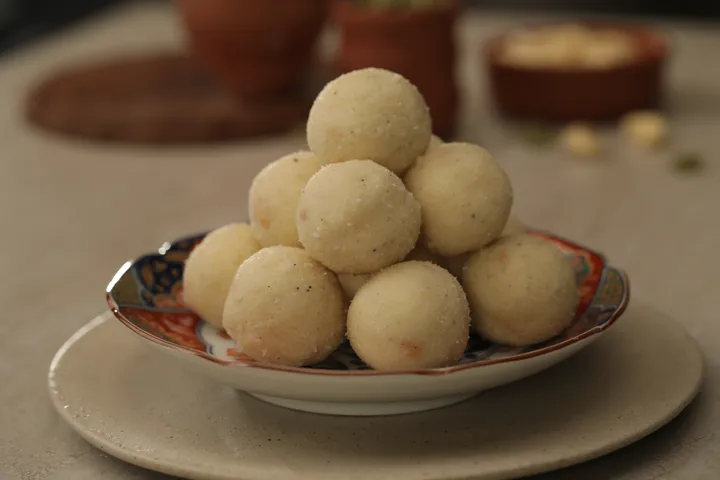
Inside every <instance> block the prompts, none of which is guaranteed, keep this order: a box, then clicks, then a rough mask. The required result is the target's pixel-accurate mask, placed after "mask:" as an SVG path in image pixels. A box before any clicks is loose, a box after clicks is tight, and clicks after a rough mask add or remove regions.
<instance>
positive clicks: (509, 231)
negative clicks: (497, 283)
mask: <svg viewBox="0 0 720 480" xmlns="http://www.w3.org/2000/svg"><path fill="white" fill-rule="evenodd" d="M524 232H525V225H523V224H522V223H521V222H520V220H518V219H517V218H516V217H514V216H513V215H510V218H508V221H507V223H506V224H505V228H503V231H502V233H501V234H500V236H501V237H507V236H510V235H517V234H519V233H524ZM473 253H475V252H474V251H473V252H466V253H461V254H460V255H452V256H449V257H438V258H439V261H438V262H435V263H437V264H438V265H440V266H442V267H444V268H445V269H447V271H448V272H450V273H452V274H453V275H455V276H456V277H457V278H461V277H462V271H463V267H464V266H465V262H467V261H468V259H469V258H470V257H471V256H472V254H473Z"/></svg>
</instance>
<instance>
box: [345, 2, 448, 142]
mask: <svg viewBox="0 0 720 480" xmlns="http://www.w3.org/2000/svg"><path fill="white" fill-rule="evenodd" d="M332 5H333V6H332V17H333V20H334V21H335V22H336V24H337V25H338V27H339V30H340V46H339V52H338V58H337V59H336V67H337V69H338V71H339V72H341V73H342V72H348V71H351V70H357V69H361V68H367V67H379V68H385V69H387V70H392V71H394V72H397V73H399V74H401V75H403V76H404V77H406V78H407V79H409V80H410V81H411V82H413V83H414V84H415V85H416V86H417V87H418V89H419V90H420V92H421V93H422V94H423V96H424V97H425V100H426V102H427V103H428V106H429V107H430V113H431V115H432V119H433V130H434V131H435V133H436V134H437V135H439V136H441V137H446V138H447V137H448V136H450V135H451V134H452V131H453V130H454V127H455V121H456V117H457V110H458V97H459V93H458V87H457V83H456V80H455V65H456V55H457V47H456V39H455V24H456V19H457V16H458V12H459V6H458V2H457V1H455V0H447V1H445V2H439V3H438V5H437V6H434V7H428V8H417V9H411V8H397V9H389V8H371V7H367V6H363V5H358V4H354V3H352V2H350V1H347V0H334V2H333V4H332Z"/></svg>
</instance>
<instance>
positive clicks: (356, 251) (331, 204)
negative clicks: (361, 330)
mask: <svg viewBox="0 0 720 480" xmlns="http://www.w3.org/2000/svg"><path fill="white" fill-rule="evenodd" d="M420 221H421V219H420V204H419V203H418V202H417V201H416V200H415V198H414V197H413V195H412V194H411V193H410V192H408V191H407V189H406V188H405V186H404V185H403V183H402V180H401V179H400V178H399V177H398V176H397V175H395V174H394V173H392V172H391V171H390V170H388V169H387V168H385V167H383V166H381V165H378V164H377V163H374V162H372V161H370V160H351V161H348V162H343V163H335V164H331V165H326V166H324V167H323V168H322V169H320V171H319V172H317V173H316V174H315V175H313V177H312V178H311V179H310V181H309V182H308V183H307V185H305V189H304V190H303V193H302V194H301V195H300V200H299V202H298V211H297V228H298V235H299V238H300V243H302V245H303V247H304V248H305V250H307V252H308V253H309V254H310V255H311V256H312V257H313V258H314V259H316V260H318V261H319V262H321V263H322V264H323V265H325V266H326V267H328V268H329V269H331V270H333V271H335V272H338V273H372V272H376V271H378V270H380V269H381V268H384V267H387V266H388V265H392V264H394V263H397V262H399V261H401V260H402V259H403V258H405V256H406V255H407V254H408V253H409V252H410V251H411V250H412V249H413V247H415V244H416V242H417V239H418V236H419V234H420Z"/></svg>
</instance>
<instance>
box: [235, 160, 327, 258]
mask: <svg viewBox="0 0 720 480" xmlns="http://www.w3.org/2000/svg"><path fill="white" fill-rule="evenodd" d="M321 166H322V163H321V162H320V160H318V158H317V157H316V156H315V154H313V153H312V152H295V153H292V154H290V155H286V156H284V157H282V158H280V159H279V160H276V161H274V162H272V163H270V164H269V165H267V166H266V167H265V168H263V169H262V170H261V171H260V173H258V174H257V176H256V177H255V179H254V180H253V182H252V185H251V186H250V194H249V207H250V208H249V210H250V224H251V225H252V227H253V230H254V231H255V236H256V237H257V239H258V240H259V241H260V243H261V244H262V246H264V247H270V246H272V245H288V246H300V242H299V241H298V234H297V227H296V225H295V215H296V213H297V204H298V199H299V198H300V192H302V189H303V187H304V186H305V184H306V183H307V181H308V180H310V177H312V176H313V175H314V174H315V172H317V171H318V170H320V167H321Z"/></svg>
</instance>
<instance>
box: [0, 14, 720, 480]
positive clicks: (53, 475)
mask: <svg viewBox="0 0 720 480" xmlns="http://www.w3.org/2000/svg"><path fill="white" fill-rule="evenodd" d="M526 19H527V18H525V17H524V18H520V17H517V16H505V15H490V14H483V15H480V16H477V17H469V18H466V20H465V24H464V27H465V28H464V30H463V35H464V36H465V37H467V38H466V40H467V42H466V45H476V44H477V42H478V40H479V39H480V38H482V37H484V36H486V35H488V34H490V33H492V32H494V31H497V30H499V29H501V28H502V27H503V26H504V25H508V24H510V23H513V22H517V21H519V20H526ZM663 26H664V27H666V30H667V31H668V33H670V35H671V36H672V38H673V44H674V48H675V49H676V58H675V60H674V61H673V64H672V68H671V71H670V72H669V74H670V75H669V79H670V85H671V88H670V99H671V107H672V122H673V137H674V144H675V145H676V146H677V148H678V149H679V150H685V149H691V150H694V151H698V152H700V153H701V154H702V155H703V156H704V157H705V158H706V160H707V162H708V165H707V168H706V170H705V171H704V173H703V174H702V175H695V176H687V177H685V178H682V177H678V176H677V175H676V174H674V173H673V172H672V170H671V169H670V168H669V167H668V164H669V162H670V160H671V158H672V154H671V153H669V152H661V153H659V154H656V155H647V154H642V153H639V152H636V151H633V150H632V149H631V148H628V147H627V146H624V145H622V144H621V143H619V142H617V141H616V140H613V138H611V137H612V135H611V132H606V133H607V134H608V145H609V147H608V151H607V154H606V156H605V158H603V159H599V160H597V161H590V162H588V161H577V160H572V159H568V158H564V157H563V155H561V154H559V153H558V152H556V151H554V150H552V149H550V150H542V149H537V148H534V147H531V146H528V145H524V144H522V143H519V142H517V141H515V140H516V134H513V133H512V130H510V129H508V128H507V125H505V124H503V123H501V122H500V121H499V120H497V119H496V118H495V117H494V116H493V115H492V114H491V113H489V112H490V110H489V108H488V107H487V101H486V98H485V94H484V93H483V84H484V82H483V79H482V76H481V75H480V74H479V72H478V70H477V66H476V62H474V61H473V60H475V52H474V51H471V50H468V51H467V52H466V54H465V63H464V66H463V75H464V79H465V87H466V92H467V102H466V104H467V105H468V106H470V107H472V108H469V109H468V111H467V112H466V115H465V122H464V126H463V130H462V137H463V138H465V139H469V140H472V141H477V142H478V143H480V144H482V145H484V146H486V147H487V148H488V149H490V150H491V151H492V152H493V153H494V154H495V155H496V156H497V158H499V159H500V160H501V161H502V162H503V163H504V165H505V166H506V168H507V170H508V172H509V173H510V175H511V177H512V179H513V181H514V185H515V191H516V198H517V202H516V213H517V214H518V215H519V216H520V217H521V218H522V219H524V220H525V221H527V222H528V223H530V224H532V225H534V226H539V227H542V228H545V229H549V230H552V231H554V232H556V233H558V234H561V235H565V236H568V237H570V238H572V239H575V240H577V241H579V242H582V243H585V244H588V245H591V246H593V247H595V248H596V249H598V250H601V251H603V252H604V253H606V254H607V255H608V256H609V258H610V259H611V260H612V262H613V263H614V264H616V265H619V266H622V267H624V268H626V269H627V271H628V272H629V274H630V276H631V279H632V283H633V292H634V300H635V301H637V302H644V303H647V304H651V305H652V306H653V308H655V309H656V310H659V311H661V312H664V313H666V314H668V315H670V316H672V317H674V318H675V319H676V320H677V321H678V322H681V323H682V324H683V325H685V327H686V328H687V329H688V330H689V331H690V332H691V334H692V335H693V336H695V338H697V340H698V341H699V343H700V344H701V346H702V348H703V350H704V353H705V357H706V360H707V371H706V375H707V379H706V382H705V386H704V388H703V392H702V393H701V395H700V396H699V397H698V398H697V400H696V401H695V402H694V403H693V404H692V405H691V407H690V408H689V409H688V410H687V411H686V412H685V413H684V414H683V415H681V417H680V418H678V419H677V420H675V421H674V422H672V423H671V425H669V426H668V427H666V428H665V429H663V430H661V431H660V432H659V433H657V434H655V435H653V436H651V437H650V438H647V439H645V440H643V441H641V442H639V443H637V444H636V445H633V446H631V447H629V448H627V449H625V450H622V451H620V452H618V453H615V454H612V455H609V456H607V457H605V458H603V459H600V460H596V461H593V462H590V463H588V464H585V465H582V466H579V467H575V468H572V469H569V470H566V471H565V472H562V473H554V474H550V475H546V476H544V477H542V478H548V479H549V478H553V479H556V478H567V479H571V478H572V479H576V478H583V479H588V480H590V479H606V478H612V479H620V480H651V479H653V480H659V479H668V480H670V479H672V480H683V479H688V480H715V479H717V478H719V477H720V322H718V318H717V314H718V307H717V297H718V292H719V291H720V288H719V287H720V281H718V279H717V276H716V272H715V269H716V268H718V266H720V262H718V260H717V254H716V249H717V247H718V245H720V217H719V216H718V213H717V210H718V209H719V208H720V164H719V163H718V161H717V158H718V157H717V153H718V152H720V129H719V125H720V63H718V62H717V52H718V51H720V31H719V30H717V28H714V29H713V28H710V27H705V28H701V27H693V26H691V25H685V26H679V25H673V24H669V25H663ZM180 41H181V36H180V32H179V29H178V26H177V24H176V22H175V18H174V16H173V15H172V14H171V13H170V11H169V10H168V8H167V7H165V6H160V5H155V6H138V5H134V6H130V7H125V8H123V9H119V10H115V11H111V12H109V13H107V14H106V15H104V16H102V17H99V18H97V19H94V20H93V21H91V22H90V23H87V24H84V25H81V26H79V27H77V28H74V29H71V30H68V31H66V32H64V33H62V34H59V35H56V36H55V37H53V38H50V39H48V40H46V41H44V42H41V43H39V44H37V45H34V46H32V47H29V48H26V49H23V50H20V51H18V52H16V53H14V54H12V55H11V56H9V57H7V58H4V59H3V60H2V62H0V106H2V108H0V145H1V148H2V149H1V151H0V219H1V221H2V226H3V249H2V251H1V252H0V267H1V270H2V272H3V273H4V274H5V279H4V280H3V281H2V286H3V288H2V289H0V305H2V307H3V318H2V319H1V320H0V404H2V405H3V408H2V409H0V479H3V480H4V479H15V478H19V479H26V480H39V479H58V480H65V479H67V480H84V479H92V480H100V479H102V480H109V479H118V480H120V479H122V480H127V479H139V478H163V477H162V476H160V475H157V476H155V475H154V474H151V473H149V472H146V471H143V470H140V469H138V468H135V467H133V466H130V465H126V464H124V463H122V462H120V461H118V460H115V459H113V458H110V457H108V456H106V455H104V454H102V453H100V452H99V451H97V450H95V449H94V448H93V447H91V446H90V445H89V444H87V443H85V441H83V440H82V439H80V437H78V436H76V435H75V434H74V433H73V432H72V431H71V430H70V428H69V427H68V426H66V425H65V424H64V423H63V422H62V420H61V419H60V418H59V417H58V416H57V415H56V414H55V412H54V410H53V408H52V406H51V404H50V401H49V399H48V395H47V388H46V373H47V368H48V365H49V363H50V359H51V358H52V356H53V354H54V353H55V351H56V350H57V348H58V347H59V346H60V345H61V344H62V343H63V342H64V341H65V339H66V338H68V337H69V336H70V335H71V334H72V333H73V332H74V331H75V330H76V329H77V328H79V327H80V326H81V325H83V324H85V323H86V322H87V321H89V320H90V319H91V318H92V317H93V316H94V315H95V314H97V313H98V312H101V311H102V310H104V309H105V302H104V297H103V289H104V287H105V285H106V283H107V282H108V280H109V279H110V277H111V276H112V274H113V273H114V272H115V270H116V269H117V268H118V266H119V265H120V264H121V263H122V262H124V261H125V260H126V259H128V258H130V257H133V256H135V255H136V254H138V253H140V252H144V251H146V250H148V249H150V248H152V247H154V246H156V245H159V244H160V243H162V241H164V240H166V239H171V238H174V237H176V236H180V235H183V234H185V233H188V232H191V231H192V232H194V231H198V230H203V229H208V228H212V227H214V226H217V225H219V224H222V223H224V222H229V221H233V220H237V219H242V218H243V217H244V216H245V205H246V200H245V194H246V191H247V188H248V186H249V183H250V180H251V179H252V176H253V175H254V173H255V172H257V171H258V170H259V169H260V168H261V167H262V166H263V165H264V164H266V163H267V162H269V161H271V160H273V159H275V158H276V157H279V156H280V155H282V154H284V153H287V152H288V151H289V150H291V149H293V148H299V147H301V146H302V143H303V140H302V138H301V137H293V138H285V139H280V140H278V139H269V140H263V141H258V142H253V143H246V144H235V145H225V146H213V147H195V148H186V149H180V148H162V149H161V148H158V149H153V148H146V147H120V146H101V145H97V144H88V143H82V142H78V141H69V140H66V139H63V138H58V137H54V136H50V135H47V134H45V133H42V132H38V131H35V130H33V129H31V128H29V127H28V126H26V125H25V124H24V123H23V121H22V120H21V112H22V102H23V97H24V94H25V92H26V91H27V88H28V86H29V85H31V84H32V83H33V82H35V81H37V80H38V79H39V78H40V77H41V76H42V75H43V74H45V73H47V72H49V71H51V70H52V69H53V68H55V67H57V66H61V65H65V64H67V63H68V62H75V61H85V60H87V59H88V58H91V57H94V58H102V57H105V56H108V55H110V54H112V53H116V52H128V51H147V50H152V49H156V48H160V49H162V48H166V47H175V46H177V45H179V43H180ZM473 50H474V49H473ZM618 375H622V372H618Z"/></svg>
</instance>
